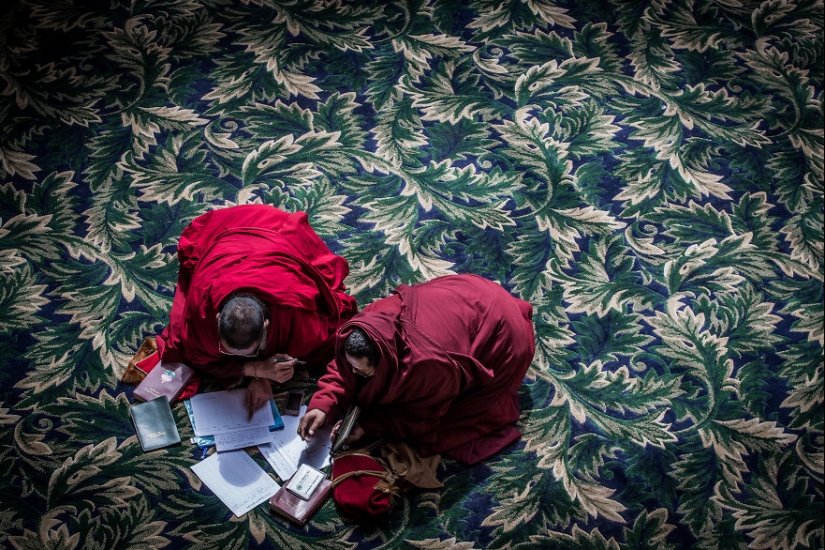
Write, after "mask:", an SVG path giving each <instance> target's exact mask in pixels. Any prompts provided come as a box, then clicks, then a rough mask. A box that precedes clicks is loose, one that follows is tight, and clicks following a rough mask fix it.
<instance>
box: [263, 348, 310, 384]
mask: <svg viewBox="0 0 825 550" xmlns="http://www.w3.org/2000/svg"><path fill="white" fill-rule="evenodd" d="M266 361H268V362H269V363H270V365H269V366H268V367H267V372H269V373H271V374H270V376H269V379H270V380H273V381H275V382H278V383H279V384H282V383H284V382H286V381H287V380H289V379H290V378H292V376H293V375H294V374H295V365H299V364H301V365H302V364H303V361H298V359H296V358H295V357H292V356H290V355H287V354H286V353H276V354H275V355H273V356H272V357H270V358H269V359H266Z"/></svg>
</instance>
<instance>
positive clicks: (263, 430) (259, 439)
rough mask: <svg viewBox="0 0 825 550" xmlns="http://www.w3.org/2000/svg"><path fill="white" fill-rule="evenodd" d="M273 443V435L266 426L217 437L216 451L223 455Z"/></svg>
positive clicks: (235, 431)
mask: <svg viewBox="0 0 825 550" xmlns="http://www.w3.org/2000/svg"><path fill="white" fill-rule="evenodd" d="M270 441H272V434H271V432H270V431H269V428H267V427H266V426H258V427H257V428H249V429H248V430H247V429H243V430H234V431H231V432H226V433H222V434H216V435H215V449H216V450H217V451H218V452H219V453H222V452H224V451H234V450H235V449H244V448H246V447H251V446H252V445H259V444H263V443H269V442H270Z"/></svg>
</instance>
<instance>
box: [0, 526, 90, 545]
mask: <svg viewBox="0 0 825 550" xmlns="http://www.w3.org/2000/svg"><path fill="white" fill-rule="evenodd" d="M8 540H9V542H11V544H12V546H14V548H15V550H76V549H79V548H80V546H79V544H80V533H74V534H71V532H70V531H69V526H68V525H66V524H65V523H60V524H57V526H56V528H55V525H41V528H40V530H39V533H35V532H33V531H30V530H28V529H26V530H25V531H24V532H23V535H14V536H10V537H9V539H8Z"/></svg>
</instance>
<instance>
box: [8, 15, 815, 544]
mask: <svg viewBox="0 0 825 550" xmlns="http://www.w3.org/2000/svg"><path fill="white" fill-rule="evenodd" d="M824 60H825V56H824V55H823V3H822V1H821V0H811V1H808V0H799V1H792V0H766V1H764V2H752V1H748V0H717V1H711V0H674V1H670V0H647V1H646V0H640V1H632V0H623V1H618V0H617V1H608V0H601V1H599V0H564V1H553V0H501V1H500V0H476V1H441V0H407V1H390V0H386V1H372V2H369V1H344V0H328V1H321V0H285V1H277V0H197V1H196V0H129V1H127V0H105V1H104V0H3V2H2V4H0V271H2V274H3V277H2V283H0V427H1V428H0V547H5V548H15V549H37V550H48V549H73V548H84V549H86V548H93V549H94V548H100V549H110V548H215V549H220V550H226V549H236V548H288V549H303V548H305V549H315V548H340V549H365V548H409V549H414V548H436V549H438V548H444V549H447V548H450V549H453V548H457V549H462V550H470V549H482V548H501V549H503V548H511V549H521V548H524V549H526V548H530V549H533V548H553V549H594V550H596V549H599V550H602V549H604V550H607V549H610V550H617V549H621V550H625V549H627V550H631V549H657V550H659V549H686V548H702V549H716V548H725V549H728V548H731V549H745V548H751V549H803V548H823V544H824V539H825V537H824V535H823V519H822V518H823V447H825V434H824V433H823V61H824ZM251 202H261V203H267V204H272V205H276V206H278V207H280V208H282V209H285V210H289V211H295V210H303V211H306V212H308V213H309V215H310V220H311V222H312V224H313V227H314V228H315V230H316V231H317V232H318V233H319V234H320V235H321V236H322V237H323V239H324V240H325V241H326V242H327V243H328V245H329V246H330V247H331V248H332V249H333V250H334V251H335V252H337V253H338V254H340V255H342V256H344V257H345V258H346V259H347V260H348V261H349V264H350V269H351V274H350V276H349V278H348V279H347V285H348V288H349V289H350V292H351V293H352V295H354V296H355V297H356V298H357V300H358V302H359V304H360V306H361V307H363V306H364V305H366V304H369V303H370V302H372V301H373V300H375V299H377V298H379V297H383V296H386V295H387V294H388V293H389V292H390V291H391V290H392V289H393V288H394V287H395V286H397V285H398V284H399V283H402V282H404V283H415V282H420V281H424V280H428V279H430V278H432V277H436V276H439V275H443V274H448V273H477V274H480V275H483V276H485V277H488V278H490V279H494V280H496V281H499V282H500V283H502V284H503V285H504V286H505V287H507V288H508V289H509V290H511V291H512V292H513V293H514V294H516V295H518V296H520V297H521V298H523V299H525V300H529V301H530V302H532V303H533V305H534V308H535V317H534V322H535V327H536V336H537V341H538V349H537V354H536V358H535V361H534V363H533V365H532V367H531V369H530V371H529V372H528V377H527V378H526V379H525V381H524V384H523V386H522V389H521V400H522V408H523V415H522V418H521V421H520V425H521V428H522V431H523V434H524V436H523V438H522V440H521V441H520V442H518V443H516V444H514V445H512V446H510V447H508V448H507V449H506V450H505V451H504V452H503V453H501V454H500V455H498V456H496V457H494V458H493V459H490V460H488V461H486V462H485V463H483V464H481V465H479V466H476V467H472V468H468V467H465V466H462V465H460V464H458V463H456V462H453V461H450V460H446V461H444V462H443V466H442V468H441V470H440V471H439V476H440V477H441V479H442V480H443V481H444V483H445V487H444V488H443V489H441V490H438V491H424V492H420V493H415V494H411V495H408V496H406V497H405V498H404V499H403V500H402V501H401V502H400V503H399V505H398V506H397V507H396V508H395V510H394V511H393V513H392V515H391V517H390V518H389V519H388V521H387V522H386V523H382V524H378V525H358V524H355V523H353V522H352V521H350V520H348V519H347V518H345V517H342V516H341V515H340V514H339V513H338V511H337V510H336V509H335V507H334V505H333V503H331V502H329V503H327V505H326V506H325V507H324V508H323V509H322V510H321V511H320V512H319V513H318V514H317V515H316V516H315V518H314V519H313V521H312V522H311V523H310V524H309V526H308V527H307V528H306V529H299V528H297V527H293V526H291V525H289V524H287V523H285V522H284V521H282V520H280V519H277V518H274V517H272V516H270V515H269V513H268V509H267V506H266V505H262V506H260V507H258V508H257V509H255V510H253V511H252V512H250V513H249V514H245V515H244V516H243V517H241V518H239V519H238V518H233V517H232V514H231V513H230V512H229V510H228V509H227V508H226V507H225V506H224V505H223V504H222V503H221V502H220V501H219V500H218V499H217V498H216V497H215V496H214V494H213V493H212V492H211V491H210V490H209V489H208V488H207V487H206V486H204V485H203V484H202V483H201V482H200V480H199V479H198V478H197V476H196V475H194V474H193V472H192V471H191V469H190V468H191V466H192V465H193V464H195V463H197V462H198V460H199V459H200V452H199V451H198V450H197V449H196V448H195V447H194V446H192V445H189V444H188V443H184V444H183V445H180V446H177V447H172V448H170V449H168V450H164V451H159V452H155V453H149V454H144V453H143V452H142V451H141V448H140V446H139V444H138V441H137V439H136V437H135V435H134V429H133V427H132V425H131V421H130V417H129V413H128V408H129V405H130V403H131V397H132V394H131V392H132V390H133V389H134V386H130V385H123V384H120V383H119V382H118V381H119V379H120V375H121V374H122V372H123V370H124V368H125V366H126V364H127V362H128V361H129V359H130V358H131V357H132V355H133V354H134V352H135V350H136V349H137V347H138V346H139V345H140V343H141V341H142V340H143V338H144V337H145V336H149V335H154V334H156V333H157V332H158V331H159V330H160V329H161V328H162V327H163V326H164V325H165V324H166V321H167V320H168V312H169V309H170V306H171V298H172V295H173V292H174V289H175V284H176V276H177V267H178V266H177V258H176V256H175V253H176V244H177V239H178V237H179V235H180V232H181V230H182V228H183V227H184V226H185V225H186V224H187V223H188V222H189V221H190V220H191V219H193V218H194V217H195V216H197V215H198V214H201V213H203V212H205V211H207V210H209V209H212V208H220V207H225V206H230V205H234V204H244V203H251ZM308 389H310V390H311V389H312V388H311V387H308ZM174 411H175V415H176V418H177V420H178V425H179V426H180V428H181V435H182V436H184V439H185V440H186V439H188V437H189V436H191V435H192V434H191V427H190V426H189V424H188V421H187V420H186V413H185V411H184V410H183V407H175V409H174ZM253 458H254V459H255V460H256V461H257V462H258V463H259V464H261V465H262V466H264V467H267V465H266V462H265V461H264V460H263V459H262V458H261V456H260V455H258V454H255V453H253Z"/></svg>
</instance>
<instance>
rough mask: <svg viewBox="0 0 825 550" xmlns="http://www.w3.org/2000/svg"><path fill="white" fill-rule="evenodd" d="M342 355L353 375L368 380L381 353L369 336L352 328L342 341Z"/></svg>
mask: <svg viewBox="0 0 825 550" xmlns="http://www.w3.org/2000/svg"><path fill="white" fill-rule="evenodd" d="M344 355H345V356H346V358H347V361H348V362H349V364H350V365H349V366H350V368H352V370H353V372H355V374H358V375H360V376H364V377H367V378H369V377H370V376H373V375H374V374H375V368H376V367H377V366H378V362H379V361H380V360H381V353H380V352H379V351H378V348H377V347H376V346H375V343H373V341H372V340H370V338H369V336H367V334H366V333H365V332H364V331H363V330H361V329H360V328H353V329H352V332H350V333H349V334H348V335H347V337H346V339H345V340H344Z"/></svg>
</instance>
